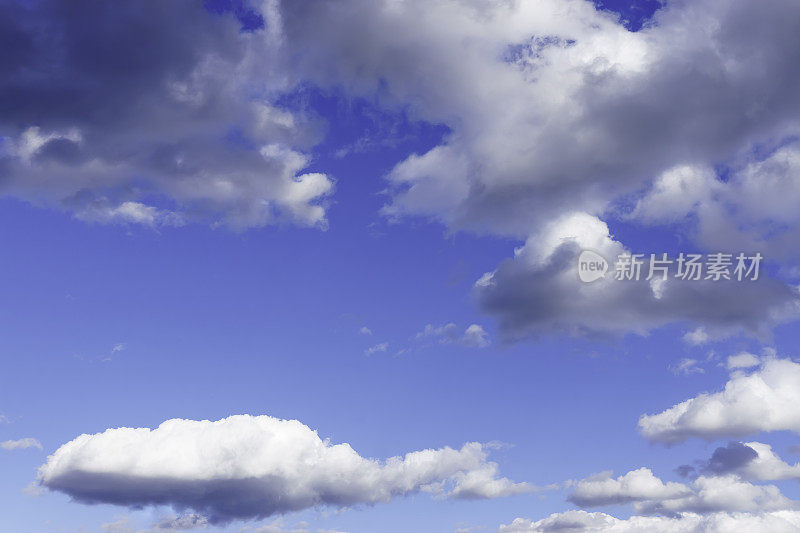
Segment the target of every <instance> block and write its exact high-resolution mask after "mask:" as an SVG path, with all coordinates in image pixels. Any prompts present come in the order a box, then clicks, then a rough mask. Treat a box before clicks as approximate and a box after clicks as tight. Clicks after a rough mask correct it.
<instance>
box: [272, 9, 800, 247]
mask: <svg viewBox="0 0 800 533" xmlns="http://www.w3.org/2000/svg"><path fill="white" fill-rule="evenodd" d="M799 9H800V7H798V6H797V5H796V4H795V3H793V2H790V1H782V2H775V3H771V4H770V5H769V6H768V7H764V6H761V5H756V4H754V3H752V2H748V1H746V0H738V1H734V2H719V1H715V0H703V1H694V2H688V1H676V2H670V3H667V4H666V6H665V7H664V8H663V9H662V10H660V11H659V12H658V13H657V14H656V16H655V20H654V22H653V24H651V25H649V26H647V27H646V28H644V29H643V30H641V31H639V32H635V33H632V32H629V31H628V30H627V29H625V28H624V27H623V26H622V25H621V24H620V23H619V22H618V21H617V20H616V19H615V18H614V17H613V16H611V15H609V14H608V13H603V12H598V11H597V10H596V9H595V6H594V5H593V4H592V3H591V2H588V1H580V0H568V1H560V0H558V1H556V0H546V1H540V2H496V3H485V2H475V1H470V0H437V1H433V2H393V1H390V0H383V1H373V0H350V1H344V0H339V1H332V2H315V1H312V0H301V1H293V2H287V3H285V4H284V5H283V11H282V16H283V19H282V20H283V24H284V30H285V36H286V39H287V41H288V42H289V43H291V44H292V45H294V46H295V47H296V49H298V50H302V52H301V53H298V54H297V68H298V69H300V70H301V71H302V72H303V74H304V75H305V76H307V77H309V78H310V79H313V80H315V81H316V82H317V83H319V84H321V85H336V86H341V87H345V88H346V90H348V91H349V92H350V93H352V94H365V95H373V94H376V93H380V94H381V96H382V97H384V99H385V101H388V102H390V103H391V102H395V103H397V105H403V106H408V107H409V108H410V109H411V110H412V112H414V113H415V114H416V115H417V116H418V117H420V118H422V119H424V120H428V121H430V122H434V123H438V124H444V125H446V126H448V127H449V129H450V134H449V135H447V136H446V137H445V138H444V139H443V140H442V142H441V143H440V144H439V145H438V146H436V147H434V148H432V149H431V150H430V151H428V152H426V153H423V154H414V155H411V156H409V157H408V158H407V159H405V160H404V161H402V162H401V163H399V164H398V165H397V166H396V167H395V168H394V169H393V170H392V172H391V173H390V174H389V180H390V182H391V184H392V186H393V196H392V199H391V202H390V203H389V204H388V205H387V207H386V209H385V212H386V213H387V214H389V215H391V216H403V215H422V216H429V217H433V218H436V219H438V220H441V221H443V222H444V223H445V224H447V225H448V226H450V227H451V228H472V229H477V230H479V231H491V232H495V233H510V234H514V235H518V236H527V235H528V234H529V233H530V231H531V229H532V228H534V227H536V226H537V225H539V224H541V223H542V222H544V221H547V220H550V219H552V218H555V217H557V216H560V215H561V214H563V213H564V212H569V211H586V212H589V213H592V214H600V213H601V212H603V211H604V210H606V209H608V207H609V203H610V202H611V201H612V200H613V199H614V198H617V197H618V196H619V195H621V194H625V193H630V192H632V191H634V190H637V189H638V188H640V187H641V186H643V185H644V184H645V183H648V182H649V181H650V180H653V179H655V178H656V177H657V176H659V175H661V174H662V173H664V172H668V171H671V170H672V169H676V168H680V167H681V166H684V167H686V166H688V167H694V166H697V165H704V166H710V165H712V164H714V163H715V162H718V161H720V160H725V159H726V158H730V157H733V156H735V155H736V154H738V153H739V151H741V150H745V149H748V148H750V146H751V145H752V144H754V143H758V142H767V141H769V140H772V139H775V138H782V137H783V136H786V135H788V134H789V133H791V132H793V131H795V128H796V126H797V121H798V118H800V105H798V102H797V99H796V97H795V91H794V90H793V88H794V87H796V86H797V84H798V76H800V75H799V74H798V73H797V72H796V69H794V68H793V65H795V64H796V63H797V60H798V54H799V53H800V52H798V50H800V37H798V35H797V32H796V28H795V27H794V25H793V23H792V21H793V20H796V18H797V16H798V10H799ZM365 18H366V19H368V20H370V24H363V23H362V21H363V20H364V19H365ZM754 51H757V52H754ZM754 72H758V73H759V75H758V76H754V75H753V73H754ZM642 132H647V134H646V135H643V134H642ZM667 192H669V191H667ZM697 194H700V191H697ZM669 199H670V201H671V203H670V205H669V206H668V207H669V209H675V210H686V209H690V208H691V207H692V205H691V204H689V205H687V203H686V200H684V198H680V197H678V196H676V195H671V196H670V197H669ZM651 204H652V202H651ZM643 209H644V208H643ZM649 211H650V212H651V214H652V211H653V210H652V209H650V210H649Z"/></svg>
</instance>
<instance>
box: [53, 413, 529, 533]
mask: <svg viewBox="0 0 800 533" xmlns="http://www.w3.org/2000/svg"><path fill="white" fill-rule="evenodd" d="M487 453H488V452H487V448H486V447H484V446H483V445H481V444H479V443H468V444H465V445H464V446H463V447H462V448H460V449H452V448H440V449H436V450H423V451H418V452H411V453H408V454H406V455H405V456H403V457H392V458H390V459H387V460H385V461H377V460H374V459H367V458H364V457H361V456H360V455H358V454H357V453H356V452H355V451H354V450H353V449H352V448H351V447H350V446H349V445H348V444H335V445H334V444H331V443H330V442H329V441H327V440H322V439H320V438H319V436H318V435H317V433H316V432H315V431H313V430H311V429H310V428H308V427H307V426H305V425H303V424H301V423H300V422H298V421H296V420H280V419H276V418H272V417H269V416H249V415H241V416H232V417H229V418H226V419H223V420H218V421H216V422H209V421H194V420H181V419H175V420H168V421H166V422H164V423H162V424H161V425H160V426H159V427H158V428H156V429H153V430H151V429H148V428H118V429H109V430H106V431H105V432H103V433H98V434H94V435H87V434H84V435H81V436H79V437H78V438H76V439H75V440H72V441H70V442H68V443H66V444H64V445H63V446H61V447H60V448H59V449H58V450H57V451H56V452H55V453H54V454H53V455H51V456H49V457H48V459H47V462H46V463H45V464H44V465H42V466H41V467H40V469H39V475H38V480H39V483H40V484H41V485H42V486H44V487H46V488H49V489H51V490H55V491H59V492H63V493H65V494H68V495H69V496H71V497H72V498H74V499H75V500H77V501H80V502H84V503H111V504H117V505H125V506H131V507H141V506H146V505H153V506H157V505H171V506H173V507H174V508H175V509H177V510H179V511H191V512H192V513H194V514H196V515H199V516H202V517H204V518H206V519H207V520H208V522H209V523H222V522H227V521H230V520H233V519H248V518H264V517H268V516H271V515H274V514H281V513H287V512H291V511H298V510H301V509H306V508H310V507H315V506H332V507H348V506H355V505H359V504H365V505H370V504H374V503H378V502H387V501H389V500H391V499H392V498H395V497H398V496H402V495H406V494H412V493H416V492H421V491H422V492H429V493H433V494H437V495H440V496H444V497H452V498H494V497H500V496H507V495H511V494H516V493H520V492H526V491H530V490H532V487H530V486H529V485H527V484H525V483H513V482H511V481H509V480H507V479H505V478H502V477H500V476H499V474H498V465H497V464H496V463H493V462H489V461H488V460H487Z"/></svg>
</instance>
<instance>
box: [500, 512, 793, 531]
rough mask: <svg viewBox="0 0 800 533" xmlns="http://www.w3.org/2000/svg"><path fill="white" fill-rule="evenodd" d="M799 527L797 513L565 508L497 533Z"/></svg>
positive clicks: (512, 524) (743, 529)
mask: <svg viewBox="0 0 800 533" xmlns="http://www.w3.org/2000/svg"><path fill="white" fill-rule="evenodd" d="M798 528H800V512H798V511H793V510H786V511H770V512H763V513H724V512H720V513H712V514H705V515H703V514H697V513H683V514H681V515H679V516H675V517H662V516H632V517H630V518H628V519H624V520H623V519H619V518H615V517H613V516H611V515H608V514H605V513H587V512H586V511H567V512H564V513H555V514H552V515H550V516H549V517H547V518H543V519H541V520H538V521H536V522H534V521H531V520H528V519H525V518H517V519H515V520H514V521H513V522H512V523H510V524H508V525H501V526H500V528H499V529H498V533H555V532H565V531H569V532H573V533H582V532H586V533H588V532H595V533H642V532H645V531H646V532H647V533H718V532H722V531H726V532H727V531H730V532H734V531H764V532H767V531H768V532H770V533H792V532H794V531H797V530H798Z"/></svg>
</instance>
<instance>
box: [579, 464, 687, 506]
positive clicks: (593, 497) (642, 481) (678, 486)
mask: <svg viewBox="0 0 800 533" xmlns="http://www.w3.org/2000/svg"><path fill="white" fill-rule="evenodd" d="M690 494H691V490H690V489H689V488H688V487H687V486H686V485H683V484H682V483H674V482H667V483H664V482H663V481H661V480H660V479H658V478H657V477H656V476H654V475H653V473H652V472H651V471H650V470H649V469H647V468H640V469H638V470H632V471H630V472H628V473H627V474H625V475H623V476H620V477H618V478H613V477H611V473H610V472H604V473H602V474H598V475H596V476H592V477H589V478H586V479H582V480H580V481H578V482H577V483H576V484H575V488H574V489H573V491H572V494H570V496H569V500H570V501H571V502H573V503H575V504H576V505H580V506H581V507H597V506H601V505H615V504H623V503H633V502H641V501H646V500H670V499H675V498H683V497H686V496H688V495H690Z"/></svg>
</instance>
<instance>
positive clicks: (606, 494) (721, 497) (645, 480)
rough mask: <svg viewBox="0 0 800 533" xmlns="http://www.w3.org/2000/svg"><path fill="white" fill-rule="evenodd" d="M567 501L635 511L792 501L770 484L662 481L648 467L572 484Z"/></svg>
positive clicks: (772, 507)
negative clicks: (628, 507) (629, 507)
mask: <svg viewBox="0 0 800 533" xmlns="http://www.w3.org/2000/svg"><path fill="white" fill-rule="evenodd" d="M569 500H570V501H571V502H573V503H575V504H576V505H578V506H580V507H599V506H605V505H619V504H632V505H633V508H634V510H635V511H636V512H637V513H638V514H643V515H652V514H664V515H672V516H674V515H677V514H679V513H686V512H692V513H701V514H706V513H714V512H722V511H725V512H737V511H738V512H763V511H776V510H784V509H792V508H794V507H795V503H794V502H792V501H791V500H789V499H787V498H786V497H785V496H783V494H781V492H780V490H779V489H778V487H775V486H773V485H753V484H750V483H747V482H745V481H742V480H741V479H740V478H739V477H738V476H736V475H724V476H700V477H698V478H697V479H695V480H694V481H693V482H692V483H691V484H689V485H685V484H683V483H675V482H667V483H664V482H663V481H661V480H660V479H659V478H657V477H656V476H654V475H653V473H652V472H651V471H650V470H649V469H647V468H640V469H638V470H633V471H631V472H628V473H627V474H625V475H623V476H620V477H617V478H613V477H611V475H610V473H604V474H600V475H597V476H593V477H590V478H586V479H582V480H580V481H578V482H577V483H576V484H575V488H574V490H573V492H572V494H571V495H570V496H569Z"/></svg>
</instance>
